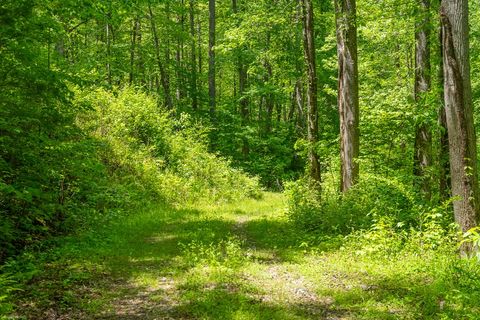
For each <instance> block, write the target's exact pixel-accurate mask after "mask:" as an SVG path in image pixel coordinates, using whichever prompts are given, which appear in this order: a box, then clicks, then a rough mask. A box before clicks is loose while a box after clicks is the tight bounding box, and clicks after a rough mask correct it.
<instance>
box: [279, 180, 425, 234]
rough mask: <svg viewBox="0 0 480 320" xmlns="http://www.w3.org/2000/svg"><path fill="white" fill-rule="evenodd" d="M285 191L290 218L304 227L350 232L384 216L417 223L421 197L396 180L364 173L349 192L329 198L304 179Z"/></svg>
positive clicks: (405, 224) (370, 224) (323, 230)
mask: <svg viewBox="0 0 480 320" xmlns="http://www.w3.org/2000/svg"><path fill="white" fill-rule="evenodd" d="M286 193H287V198H288V215H289V218H290V220H291V221H292V222H293V223H295V224H296V225H297V226H299V227H301V228H304V229H310V230H317V231H322V232H326V233H331V232H342V233H347V232H349V231H351V230H353V229H368V228H369V227H371V226H372V224H373V223H374V222H375V221H379V219H381V218H382V217H388V218H389V219H391V220H392V221H395V223H401V224H402V225H403V226H411V225H414V224H416V223H418V221H417V212H416V211H415V208H417V206H418V205H419V204H420V202H419V200H418V199H417V198H416V196H415V195H414V194H413V193H412V191H411V190H410V189H409V188H408V187H407V186H405V185H404V184H403V183H401V182H399V181H396V180H394V179H390V180H388V179H385V178H381V177H378V176H375V175H365V176H362V179H361V182H360V183H359V184H357V185H356V186H355V187H353V188H352V189H351V190H349V191H348V192H347V193H346V194H344V195H342V196H338V197H328V198H327V199H323V198H322V197H321V195H320V194H318V192H317V191H316V190H315V189H314V188H311V187H310V182H308V180H305V179H303V180H299V181H297V182H294V183H290V184H288V185H287V191H286Z"/></svg>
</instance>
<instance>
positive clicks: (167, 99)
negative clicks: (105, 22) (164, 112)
mask: <svg viewBox="0 0 480 320" xmlns="http://www.w3.org/2000/svg"><path fill="white" fill-rule="evenodd" d="M148 11H149V14H150V25H151V28H152V34H153V43H154V45H155V58H156V60H157V66H158V70H159V71H160V82H161V84H162V87H163V91H164V99H165V102H164V103H165V106H166V107H167V108H168V109H172V108H173V103H172V98H171V97H170V84H169V83H168V80H167V73H166V70H165V66H164V65H163V63H162V59H161V58H160V41H159V39H158V33H157V28H156V25H155V19H154V16H153V12H152V6H151V3H148Z"/></svg>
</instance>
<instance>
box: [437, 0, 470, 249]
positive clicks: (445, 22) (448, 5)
mask: <svg viewBox="0 0 480 320" xmlns="http://www.w3.org/2000/svg"><path fill="white" fill-rule="evenodd" d="M440 17H441V22H442V45H443V66H444V68H443V74H444V81H445V82H444V90H445V92H444V96H445V112H446V118H447V126H448V139H449V149H450V169H451V177H452V195H453V196H454V197H456V198H457V200H455V201H454V203H453V209H454V214H455V221H456V222H457V223H458V224H459V226H460V228H461V229H462V231H464V232H465V231H467V230H469V229H471V228H473V227H475V226H476V225H477V218H478V211H479V210H478V177H477V174H478V172H477V146H476V137H475V128H474V123H473V106H472V104H473V103H472V93H471V90H472V89H471V82H470V63H469V39H468V0H443V2H442V5H441V7H440ZM473 249H474V248H473V246H472V244H471V243H467V242H465V243H463V244H462V246H461V248H460V251H461V254H462V255H466V254H469V253H471V252H472V250H473Z"/></svg>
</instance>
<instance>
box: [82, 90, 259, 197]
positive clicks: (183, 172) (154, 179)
mask: <svg viewBox="0 0 480 320" xmlns="http://www.w3.org/2000/svg"><path fill="white" fill-rule="evenodd" d="M77 97H78V98H77V101H76V103H77V104H78V105H81V106H84V107H87V108H88V109H90V110H91V111H89V112H86V113H85V114H83V115H81V116H79V118H78V123H79V124H80V126H81V127H82V128H84V129H85V130H86V131H89V132H91V133H92V134H93V136H94V137H95V138H96V139H98V140H100V141H102V142H103V143H104V144H105V145H106V146H108V148H106V149H105V150H104V154H103V155H102V162H103V163H105V164H106V165H107V166H108V168H110V170H112V172H111V173H112V174H113V175H114V176H115V177H116V178H117V179H118V180H121V181H124V182H127V181H128V182H129V183H132V184H135V185H137V187H138V188H141V189H142V194H150V195H151V196H153V197H154V198H157V199H165V200H167V201H169V202H177V203H178V202H194V201H230V200H233V199H240V198H242V197H249V196H259V194H260V193H259V187H258V182H257V181H256V180H255V179H253V178H249V177H247V176H246V175H245V174H244V173H243V172H241V171H239V170H236V169H232V168H231V167H230V164H229V162H228V161H226V160H225V159H222V158H220V157H218V156H217V155H214V154H212V153H209V152H208V150H207V146H206V143H205V136H204V132H205V130H204V128H202V127H201V126H200V125H199V124H198V123H193V121H192V120H191V119H190V118H189V117H188V116H187V115H180V117H179V119H177V120H175V119H173V117H172V115H171V114H170V113H169V112H168V111H167V110H163V109H160V108H159V107H158V105H157V103H156V101H155V100H154V99H153V98H151V97H149V96H147V95H146V94H143V93H141V92H138V91H136V90H134V89H132V88H126V89H123V90H119V91H118V92H117V93H116V95H114V94H113V93H111V92H107V91H105V90H102V89H99V90H96V91H93V92H78V93H77Z"/></svg>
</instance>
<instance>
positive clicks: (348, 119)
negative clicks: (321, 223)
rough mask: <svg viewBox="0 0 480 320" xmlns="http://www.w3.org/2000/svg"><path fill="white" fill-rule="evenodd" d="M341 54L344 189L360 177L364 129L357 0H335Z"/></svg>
mask: <svg viewBox="0 0 480 320" xmlns="http://www.w3.org/2000/svg"><path fill="white" fill-rule="evenodd" d="M335 12H336V21H337V55H338V111H339V115H340V158H341V177H340V178H341V179H340V189H341V191H342V192H346V191H348V190H349V189H350V188H351V187H352V186H353V185H354V184H355V183H357V181H358V175H359V164H358V161H357V160H358V156H359V152H360V129H359V107H358V58H357V24H356V4H355V0H335Z"/></svg>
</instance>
